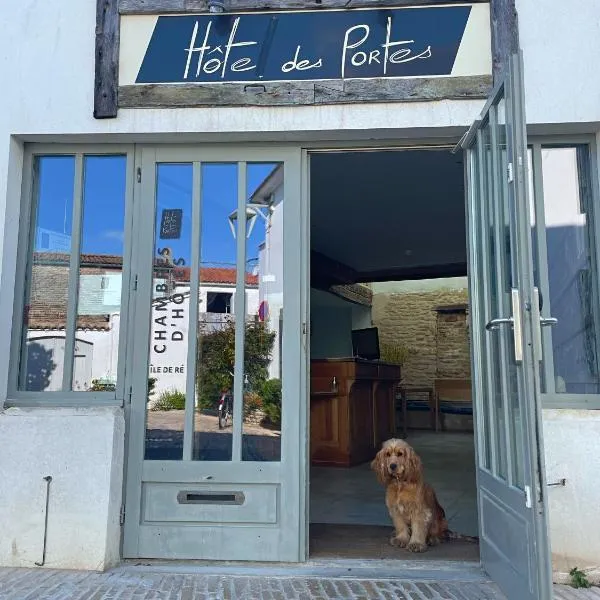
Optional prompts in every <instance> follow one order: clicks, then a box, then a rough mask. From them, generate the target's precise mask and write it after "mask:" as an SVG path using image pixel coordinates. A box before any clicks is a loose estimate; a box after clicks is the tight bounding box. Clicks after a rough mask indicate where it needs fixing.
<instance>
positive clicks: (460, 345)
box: [373, 289, 470, 386]
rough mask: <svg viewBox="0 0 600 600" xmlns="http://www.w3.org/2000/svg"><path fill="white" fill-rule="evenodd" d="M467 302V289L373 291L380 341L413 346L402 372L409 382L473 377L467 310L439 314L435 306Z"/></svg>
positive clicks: (428, 383)
mask: <svg viewBox="0 0 600 600" xmlns="http://www.w3.org/2000/svg"><path fill="white" fill-rule="evenodd" d="M467 302H468V295H467V290H466V289H464V290H444V289H441V290H432V291H422V292H410V293H382V292H376V293H374V294H373V323H374V325H375V326H377V327H378V328H379V336H380V342H381V344H386V343H395V344H402V345H404V346H407V347H409V348H411V349H412V351H413V352H412V354H411V356H410V357H409V359H408V360H407V362H406V364H405V366H404V368H403V373H402V379H403V383H405V384H406V385H419V386H424V385H433V382H434V379H435V378H436V377H448V378H451V377H456V378H468V377H470V354H469V352H470V351H469V337H468V330H467V319H466V315H465V314H464V313H458V314H457V313H450V314H443V313H440V314H438V313H437V312H436V311H435V308H436V307H439V306H448V305H454V304H466V303H467Z"/></svg>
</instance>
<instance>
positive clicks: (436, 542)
mask: <svg viewBox="0 0 600 600" xmlns="http://www.w3.org/2000/svg"><path fill="white" fill-rule="evenodd" d="M427 543H428V544H429V545H430V546H439V545H440V543H441V540H440V538H439V537H437V536H431V537H430V538H429V539H428V540H427Z"/></svg>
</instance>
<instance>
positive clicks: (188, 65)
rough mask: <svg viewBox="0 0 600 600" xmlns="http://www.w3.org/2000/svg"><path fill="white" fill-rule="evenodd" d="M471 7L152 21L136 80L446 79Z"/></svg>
mask: <svg viewBox="0 0 600 600" xmlns="http://www.w3.org/2000/svg"><path fill="white" fill-rule="evenodd" d="M470 12H471V6H468V5H461V6H428V7H413V8H395V9H394V8H390V9H372V10H340V11H336V10H332V11H312V12H311V11H309V12H279V13H259V14H230V13H222V14H218V15H198V16H195V15H176V16H160V17H158V20H157V23H156V26H155V28H154V31H153V34H152V37H151V39H150V43H149V44H148V48H147V49H146V54H145V56H144V59H143V61H142V65H141V68H140V71H139V73H138V76H137V79H136V83H186V82H187V83H217V82H224V81H243V82H261V81H298V80H317V79H358V78H368V79H370V78H380V77H419V76H435V75H451V74H452V67H453V65H454V61H455V59H456V54H457V52H458V47H459V45H460V42H461V40H462V37H463V34H464V31H465V27H466V25H467V21H468V18H469V14H470Z"/></svg>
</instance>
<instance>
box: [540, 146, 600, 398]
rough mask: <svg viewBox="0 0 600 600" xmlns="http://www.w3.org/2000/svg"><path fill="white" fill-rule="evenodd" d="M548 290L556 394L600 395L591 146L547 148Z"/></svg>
mask: <svg viewBox="0 0 600 600" xmlns="http://www.w3.org/2000/svg"><path fill="white" fill-rule="evenodd" d="M542 168H543V188H544V213H545V214H544V217H545V226H546V227H545V237H546V244H545V246H546V260H547V264H548V288H549V289H548V290H547V294H546V296H547V297H546V298H545V302H544V309H543V314H544V315H545V316H548V315H552V316H553V317H555V318H556V319H558V323H557V324H556V326H555V327H553V328H552V331H551V336H552V354H553V361H554V379H555V381H554V385H555V388H556V392H558V393H561V392H563V393H564V392H568V393H576V394H581V393H587V394H595V393H598V391H599V387H598V357H597V348H596V340H597V336H598V333H599V331H598V314H597V310H596V308H597V299H596V298H594V293H593V285H592V280H591V275H592V268H593V256H594V245H593V241H592V240H593V235H592V231H591V227H592V223H593V220H592V211H591V206H592V195H591V193H592V191H591V188H590V186H589V184H588V183H587V182H589V181H590V177H589V169H590V166H589V155H588V150H587V147H585V146H580V147H569V148H544V149H543V150H542Z"/></svg>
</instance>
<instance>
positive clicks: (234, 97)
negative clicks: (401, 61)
mask: <svg viewBox="0 0 600 600" xmlns="http://www.w3.org/2000/svg"><path fill="white" fill-rule="evenodd" d="M491 86H492V78H491V77H490V76H488V75H480V76H471V77H432V78H427V77H421V78H410V79H369V80H364V79H347V80H337V79H332V80H325V81H283V82H278V81H275V82H264V83H259V84H244V83H216V84H207V83H202V84H151V85H127V86H123V87H121V88H119V106H120V107H122V108H168V107H172V108H183V107H201V106H209V107H212V106H295V105H324V104H349V103H360V102H369V103H374V102H423V101H433V100H465V99H471V98H486V97H487V95H488V93H489V91H490V89H491Z"/></svg>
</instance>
